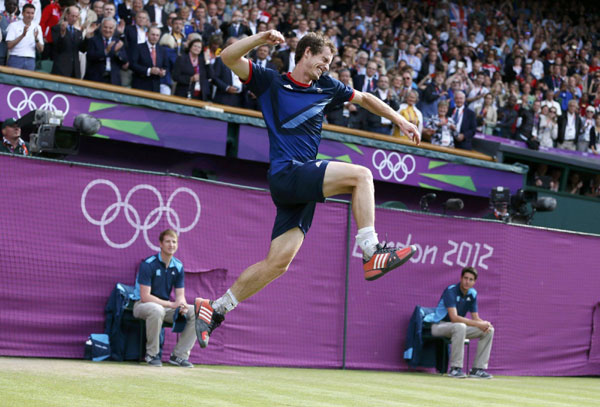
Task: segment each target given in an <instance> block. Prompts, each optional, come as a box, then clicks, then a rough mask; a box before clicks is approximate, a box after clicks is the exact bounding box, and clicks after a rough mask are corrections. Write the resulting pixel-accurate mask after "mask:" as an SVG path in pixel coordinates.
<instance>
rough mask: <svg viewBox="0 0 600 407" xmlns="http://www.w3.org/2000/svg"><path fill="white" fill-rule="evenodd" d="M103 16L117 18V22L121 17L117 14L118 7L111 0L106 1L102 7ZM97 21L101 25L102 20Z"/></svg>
mask: <svg viewBox="0 0 600 407" xmlns="http://www.w3.org/2000/svg"><path fill="white" fill-rule="evenodd" d="M102 18H114V19H115V20H117V23H118V22H119V20H118V18H119V17H118V16H117V8H116V6H115V4H114V3H110V0H108V1H107V2H106V3H104V7H102ZM97 23H98V25H100V24H101V23H102V21H97Z"/></svg>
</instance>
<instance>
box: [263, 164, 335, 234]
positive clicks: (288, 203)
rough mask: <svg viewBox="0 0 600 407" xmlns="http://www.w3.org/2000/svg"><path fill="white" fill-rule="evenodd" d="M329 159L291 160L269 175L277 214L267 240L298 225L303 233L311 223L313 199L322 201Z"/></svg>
mask: <svg viewBox="0 0 600 407" xmlns="http://www.w3.org/2000/svg"><path fill="white" fill-rule="evenodd" d="M327 164H329V161H327V160H312V161H307V162H305V163H300V162H297V161H291V162H290V163H289V164H288V165H287V166H286V167H285V168H284V169H282V170H280V171H278V172H277V173H276V174H274V175H269V188H270V190H271V199H273V203H274V204H275V206H276V207H277V216H276V217H275V224H274V225H273V232H272V233H271V240H273V239H275V238H276V237H278V236H280V235H282V234H284V233H285V232H287V231H288V230H290V229H293V228H295V227H299V228H300V229H301V230H302V232H303V233H304V234H305V235H306V233H307V232H308V229H310V225H311V224H312V219H313V215H314V213H315V206H316V203H317V202H324V201H325V197H324V196H323V178H324V177H325V169H326V168H327Z"/></svg>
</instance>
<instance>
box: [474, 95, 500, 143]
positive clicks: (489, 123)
mask: <svg viewBox="0 0 600 407" xmlns="http://www.w3.org/2000/svg"><path fill="white" fill-rule="evenodd" d="M493 102H494V96H493V95H492V94H491V93H488V94H486V95H485V96H484V98H483V105H481V106H480V107H479V110H477V130H478V131H480V132H482V133H484V134H489V135H492V134H494V131H495V130H496V122H497V121H498V112H497V111H496V108H495V107H494V103H493Z"/></svg>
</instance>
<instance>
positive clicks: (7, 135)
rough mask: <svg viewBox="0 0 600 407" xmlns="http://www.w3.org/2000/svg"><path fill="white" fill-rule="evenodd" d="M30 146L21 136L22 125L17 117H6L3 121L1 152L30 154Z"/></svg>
mask: <svg viewBox="0 0 600 407" xmlns="http://www.w3.org/2000/svg"><path fill="white" fill-rule="evenodd" d="M28 147H29V146H28V145H27V143H25V142H24V141H23V139H22V138H21V127H20V126H19V124H18V123H17V121H16V120H15V119H12V118H10V119H6V120H4V122H3V123H2V144H0V152H2V153H12V154H17V155H29V148H28Z"/></svg>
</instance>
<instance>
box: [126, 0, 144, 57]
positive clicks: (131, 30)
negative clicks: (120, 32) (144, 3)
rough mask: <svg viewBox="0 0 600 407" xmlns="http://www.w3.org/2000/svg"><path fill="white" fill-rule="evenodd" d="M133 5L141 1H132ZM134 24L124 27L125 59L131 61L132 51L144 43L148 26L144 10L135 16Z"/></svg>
mask: <svg viewBox="0 0 600 407" xmlns="http://www.w3.org/2000/svg"><path fill="white" fill-rule="evenodd" d="M133 2H134V4H136V3H138V2H141V0H133ZM134 21H135V24H130V25H127V26H126V27H125V32H124V34H125V40H126V45H127V57H128V58H129V59H130V60H131V57H132V53H133V50H134V49H135V48H136V46H137V45H139V44H144V43H146V37H147V36H146V32H147V31H148V27H149V26H150V20H149V19H148V13H147V12H146V11H145V10H140V11H138V12H137V13H136V14H135V18H134Z"/></svg>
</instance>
